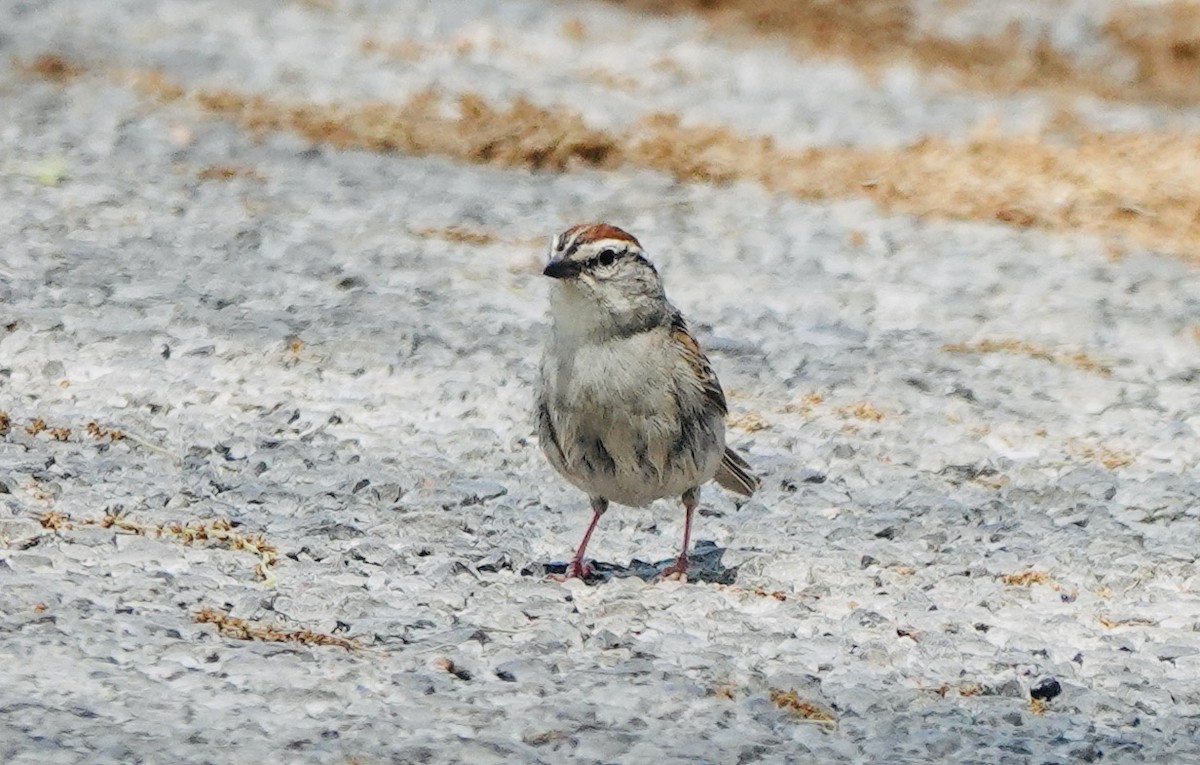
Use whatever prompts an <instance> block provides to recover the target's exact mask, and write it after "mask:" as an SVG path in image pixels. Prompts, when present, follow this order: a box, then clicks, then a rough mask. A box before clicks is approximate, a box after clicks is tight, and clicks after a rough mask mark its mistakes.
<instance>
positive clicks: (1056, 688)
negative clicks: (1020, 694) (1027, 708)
mask: <svg viewBox="0 0 1200 765" xmlns="http://www.w3.org/2000/svg"><path fill="white" fill-rule="evenodd" d="M1060 693H1062V684H1061V683H1059V682H1058V681H1057V680H1055V679H1054V678H1053V677H1047V678H1044V679H1042V680H1039V681H1037V683H1036V684H1035V685H1034V686H1033V687H1032V688H1030V689H1029V696H1030V698H1034V699H1041V700H1043V701H1049V700H1050V699H1052V698H1054V697H1055V696H1057V695H1058V694H1060Z"/></svg>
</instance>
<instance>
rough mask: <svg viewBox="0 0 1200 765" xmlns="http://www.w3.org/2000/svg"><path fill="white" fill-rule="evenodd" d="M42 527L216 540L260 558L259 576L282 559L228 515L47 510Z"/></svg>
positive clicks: (193, 541)
mask: <svg viewBox="0 0 1200 765" xmlns="http://www.w3.org/2000/svg"><path fill="white" fill-rule="evenodd" d="M38 521H39V522H40V523H41V524H42V528H44V529H50V530H52V531H58V532H69V531H74V530H76V529H79V528H84V527H87V526H93V527H97V528H102V529H114V530H116V531H120V532H124V533H127V534H135V535H137V536H143V537H154V538H157V539H173V540H175V541H176V542H179V543H180V544H184V545H196V544H201V543H213V544H216V545H218V546H220V547H224V548H226V549H229V550H236V551H239V552H247V553H250V554H251V555H253V556H254V557H255V558H257V562H256V563H255V565H254V572H255V573H256V574H257V575H258V577H259V579H262V580H263V581H270V580H271V575H270V572H269V569H270V568H271V567H272V566H274V565H275V564H276V563H277V562H278V561H279V551H278V550H277V549H276V548H275V546H274V545H273V544H271V543H270V542H268V541H267V540H266V537H264V536H263V535H262V534H246V533H243V532H241V531H238V530H237V529H236V528H235V526H234V524H233V521H230V520H229V519H228V518H213V519H210V520H203V521H188V522H186V523H180V522H175V521H173V522H170V523H142V522H140V521H137V520H134V519H132V518H130V517H129V516H127V515H124V514H122V513H119V512H116V511H111V510H110V511H106V512H105V513H104V515H102V516H101V517H99V518H85V519H83V520H74V519H72V518H71V516H69V515H67V514H66V513H61V512H58V511H56V510H47V511H46V512H44V513H42V514H41V516H39V518H38Z"/></svg>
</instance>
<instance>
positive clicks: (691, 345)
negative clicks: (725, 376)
mask: <svg viewBox="0 0 1200 765" xmlns="http://www.w3.org/2000/svg"><path fill="white" fill-rule="evenodd" d="M671 340H672V341H673V342H674V343H675V344H676V345H677V346H678V347H679V349H680V350H681V351H682V352H683V357H684V359H686V360H687V363H688V364H689V365H690V366H691V367H692V369H693V370H695V372H696V379H697V380H699V382H700V385H701V387H702V388H703V390H704V399H705V401H707V402H708V404H709V405H711V406H712V407H713V408H714V409H716V410H717V411H718V412H720V413H721V415H722V416H724V415H725V414H727V413H728V412H729V407H728V406H726V404H725V391H723V390H721V383H720V382H719V381H718V380H717V375H716V373H715V372H713V370H712V366H711V365H710V364H709V363H708V358H707V357H706V356H705V355H704V351H702V350H700V344H699V343H697V342H696V338H694V337H692V333H691V332H689V331H688V328H687V322H685V321H684V320H683V316H682V315H681V314H679V313H676V314H675V315H674V316H673V317H671Z"/></svg>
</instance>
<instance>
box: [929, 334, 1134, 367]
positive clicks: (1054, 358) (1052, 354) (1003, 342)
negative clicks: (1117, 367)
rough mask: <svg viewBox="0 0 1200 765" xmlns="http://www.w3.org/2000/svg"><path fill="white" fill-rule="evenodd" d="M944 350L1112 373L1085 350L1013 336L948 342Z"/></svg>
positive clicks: (943, 347)
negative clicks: (1023, 358) (1012, 356)
mask: <svg viewBox="0 0 1200 765" xmlns="http://www.w3.org/2000/svg"><path fill="white" fill-rule="evenodd" d="M942 350H943V351H945V352H947V353H1012V354H1017V355H1021V356H1029V357H1031V358H1035V359H1042V360H1043V361H1050V362H1053V363H1055V364H1062V365H1065V366H1071V367H1075V368H1076V369H1082V370H1084V371H1086V372H1094V373H1096V374H1098V375H1100V376H1101V377H1108V376H1110V375H1111V374H1112V370H1111V369H1109V368H1108V367H1107V366H1106V365H1104V364H1101V363H1100V362H1099V361H1096V360H1095V359H1093V358H1092V357H1091V356H1089V355H1088V354H1086V353H1084V352H1083V351H1055V350H1052V349H1050V348H1047V347H1046V346H1044V345H1038V344H1037V343H1030V342H1026V341H1024V340H1015V339H1013V338H993V339H987V340H980V341H978V342H975V343H948V344H946V345H943V346H942Z"/></svg>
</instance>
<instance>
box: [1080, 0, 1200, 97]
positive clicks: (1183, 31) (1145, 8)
mask: <svg viewBox="0 0 1200 765" xmlns="http://www.w3.org/2000/svg"><path fill="white" fill-rule="evenodd" d="M1104 31H1105V33H1106V34H1107V35H1108V36H1109V37H1110V38H1112V40H1113V42H1115V43H1116V44H1117V46H1118V47H1119V48H1121V50H1123V51H1124V52H1125V53H1126V54H1128V55H1129V56H1130V57H1132V58H1133V60H1134V61H1136V62H1137V74H1136V76H1135V77H1134V81H1133V82H1132V83H1131V85H1130V86H1129V91H1130V92H1131V93H1132V94H1136V95H1142V96H1145V97H1148V98H1157V99H1159V100H1162V101H1166V102H1169V103H1177V104H1194V103H1197V102H1200V4H1198V3H1195V2H1168V3H1163V4H1161V5H1144V4H1140V3H1139V4H1137V5H1132V6H1126V7H1120V6H1118V7H1117V8H1115V9H1114V11H1113V14H1112V16H1111V17H1109V20H1108V23H1106V24H1105V25H1104Z"/></svg>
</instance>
